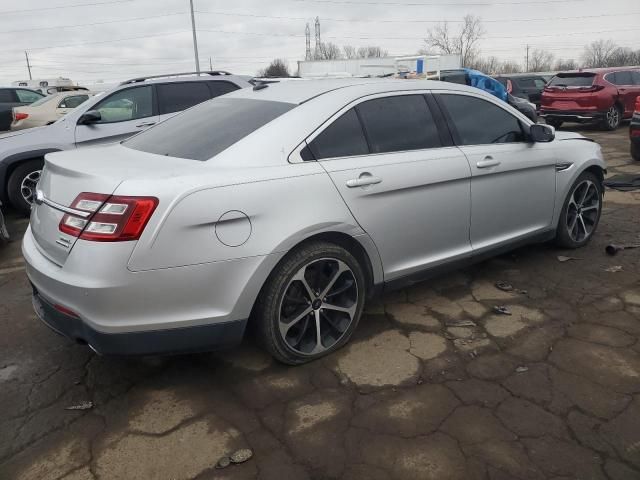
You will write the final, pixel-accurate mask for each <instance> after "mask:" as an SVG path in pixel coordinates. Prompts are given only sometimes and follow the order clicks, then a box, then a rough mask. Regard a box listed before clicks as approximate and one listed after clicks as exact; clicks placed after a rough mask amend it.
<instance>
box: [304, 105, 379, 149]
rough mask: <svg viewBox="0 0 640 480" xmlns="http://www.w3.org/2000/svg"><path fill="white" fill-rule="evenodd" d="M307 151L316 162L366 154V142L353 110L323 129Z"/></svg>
mask: <svg viewBox="0 0 640 480" xmlns="http://www.w3.org/2000/svg"><path fill="white" fill-rule="evenodd" d="M309 149H310V150H311V153H313V156H314V157H315V159H316V160H321V159H323V158H335V157H350V156H353V155H366V154H368V153H369V147H368V146H367V140H366V139H365V136H364V132H363V131H362V126H361V125H360V120H358V115H357V113H356V111H355V109H353V108H352V109H351V110H349V111H347V112H346V113H344V114H343V115H342V116H341V117H339V118H338V119H337V120H335V121H334V122H333V123H332V124H331V125H329V126H328V127H327V128H325V129H324V130H323V131H322V133H321V134H320V135H318V136H317V137H316V138H315V139H314V140H313V141H312V142H311V143H310V144H309Z"/></svg>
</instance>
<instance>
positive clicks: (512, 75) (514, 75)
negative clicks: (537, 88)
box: [493, 72, 542, 78]
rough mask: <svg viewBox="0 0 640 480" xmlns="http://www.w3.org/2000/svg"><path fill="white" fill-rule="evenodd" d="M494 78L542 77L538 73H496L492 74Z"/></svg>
mask: <svg viewBox="0 0 640 480" xmlns="http://www.w3.org/2000/svg"><path fill="white" fill-rule="evenodd" d="M493 77H494V78H542V74H540V73H535V72H531V73H500V74H498V75H494V76H493Z"/></svg>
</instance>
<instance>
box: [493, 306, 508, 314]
mask: <svg viewBox="0 0 640 480" xmlns="http://www.w3.org/2000/svg"><path fill="white" fill-rule="evenodd" d="M493 311H494V312H496V313H499V314H500V315H511V310H509V309H508V308H507V307H505V306H504V305H494V306H493Z"/></svg>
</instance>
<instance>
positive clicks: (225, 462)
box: [216, 455, 231, 468]
mask: <svg viewBox="0 0 640 480" xmlns="http://www.w3.org/2000/svg"><path fill="white" fill-rule="evenodd" d="M229 465H231V459H230V458H229V457H227V456H226V455H225V456H224V457H222V458H221V459H220V460H218V463H216V468H227V467H228V466H229Z"/></svg>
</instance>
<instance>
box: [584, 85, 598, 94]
mask: <svg viewBox="0 0 640 480" xmlns="http://www.w3.org/2000/svg"><path fill="white" fill-rule="evenodd" d="M603 89H604V87H603V86H602V85H592V86H590V87H580V88H579V89H578V91H580V92H585V93H591V92H599V91H600V90H603Z"/></svg>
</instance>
